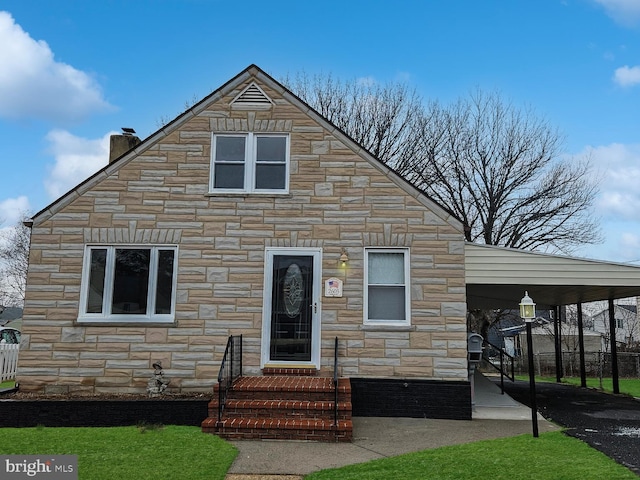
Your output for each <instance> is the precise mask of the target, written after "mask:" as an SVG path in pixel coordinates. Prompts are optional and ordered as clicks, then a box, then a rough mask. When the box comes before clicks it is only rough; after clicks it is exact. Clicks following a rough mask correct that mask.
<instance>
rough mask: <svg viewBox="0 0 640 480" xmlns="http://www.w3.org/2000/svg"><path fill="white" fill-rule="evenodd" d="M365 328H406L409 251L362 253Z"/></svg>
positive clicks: (409, 305)
mask: <svg viewBox="0 0 640 480" xmlns="http://www.w3.org/2000/svg"><path fill="white" fill-rule="evenodd" d="M364 275H365V277H364V278H365V302H364V322H365V324H372V325H375V324H380V325H410V323H411V291H410V290H411V289H410V288H409V285H410V283H409V250H408V249H406V248H367V249H365V272H364Z"/></svg>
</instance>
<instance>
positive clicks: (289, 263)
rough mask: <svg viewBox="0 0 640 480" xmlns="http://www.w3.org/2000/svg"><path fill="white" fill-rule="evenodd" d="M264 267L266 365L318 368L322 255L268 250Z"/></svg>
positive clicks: (297, 250) (303, 250)
mask: <svg viewBox="0 0 640 480" xmlns="http://www.w3.org/2000/svg"><path fill="white" fill-rule="evenodd" d="M265 267H266V272H265V292H264V294H265V297H264V307H265V309H264V316H263V321H264V327H263V347H262V348H263V354H262V355H263V362H262V363H263V366H264V365H269V364H270V365H283V364H284V365H286V364H298V365H316V368H319V351H320V348H319V333H320V326H319V321H318V318H319V315H318V310H319V305H318V292H319V286H318V284H319V279H320V276H319V269H320V252H319V251H316V250H308V249H268V250H267V259H266V262H265Z"/></svg>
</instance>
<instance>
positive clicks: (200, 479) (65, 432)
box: [0, 426, 237, 480]
mask: <svg viewBox="0 0 640 480" xmlns="http://www.w3.org/2000/svg"><path fill="white" fill-rule="evenodd" d="M0 453H1V454H3V455H10V454H17V455H40V454H52V455H56V454H57V455H63V454H67V455H78V474H79V475H78V476H79V478H81V479H82V480H102V479H104V480H113V479H120V480H129V479H136V480H147V479H148V480H152V479H153V480H158V479H166V480H176V479H180V480H204V479H206V480H215V479H219V480H222V479H224V477H225V474H226V472H227V470H228V469H229V467H230V466H231V463H232V462H233V460H234V458H235V457H236V454H237V451H236V449H235V447H234V446H233V445H231V444H230V443H227V442H225V441H223V440H221V439H220V438H218V437H216V436H214V435H209V434H205V433H202V432H201V431H200V428H198V427H183V426H165V427H153V426H140V427H115V428H45V427H40V428H0Z"/></svg>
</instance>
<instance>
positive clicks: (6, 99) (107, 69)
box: [0, 0, 640, 262]
mask: <svg viewBox="0 0 640 480" xmlns="http://www.w3.org/2000/svg"><path fill="white" fill-rule="evenodd" d="M252 63H255V64H257V65H258V66H260V67H261V68H262V69H264V70H265V71H267V72H268V73H270V74H271V75H273V76H274V77H275V78H282V77H284V76H285V75H287V74H295V73H297V72H302V71H304V72H306V73H309V74H314V73H331V74H332V75H334V76H337V77H340V78H342V79H345V80H352V79H367V80H369V81H376V82H381V83H384V82H387V81H395V80H399V81H403V82H406V83H408V84H409V85H410V86H412V87H415V88H416V90H417V91H418V93H419V94H420V95H421V96H422V97H423V98H424V99H431V100H439V101H440V102H443V103H449V102H452V101H454V100H456V99H457V98H459V97H462V96H467V95H468V94H469V93H470V92H471V91H472V90H474V89H476V88H478V87H479V88H481V89H483V90H487V91H494V90H497V91H499V92H501V94H502V95H503V97H504V98H505V99H507V100H509V101H512V102H513V103H514V104H515V105H517V106H520V107H522V108H525V107H529V106H530V107H533V108H534V109H535V112H536V114H537V115H538V116H540V117H543V118H546V119H547V120H548V121H549V122H550V123H551V124H552V125H553V126H555V127H557V128H558V129H559V130H560V131H561V132H563V134H564V135H565V138H566V141H565V153H566V154H567V155H571V156H574V157H583V156H585V155H589V156H590V158H591V161H592V163H593V166H594V178H598V179H599V180H600V182H601V185H600V194H599V196H598V199H597V202H596V205H595V208H594V215H596V216H597V217H598V218H600V219H601V224H602V228H603V233H604V235H605V237H606V241H605V243H603V244H602V245H598V246H590V247H585V248H583V249H581V250H579V251H577V252H576V254H577V255H579V256H585V257H590V258H599V259H606V260H613V261H620V262H627V261H638V260H639V259H640V188H638V186H639V185H640V0H538V1H535V2H533V1H529V0H509V1H506V0H483V1H478V0H450V1H446V2H445V1H436V0H430V1H427V0H424V1H417V0H416V1H406V0H396V1H393V2H392V1H390V0H389V1H376V0H367V1H364V0H350V1H347V0H339V1H334V0H325V1H323V2H308V1H301V0H295V1H294V0H291V1H278V0H273V1H271V2H258V1H253V0H246V1H244V2H229V1H216V0H208V1H205V0H183V1H170V0H165V1H160V0H157V1H145V0H136V1H135V2H133V1H118V0H110V1H107V0H102V1H91V2H88V1H86V0H78V1H71V0H57V1H55V2H51V1H48V0H3V1H2V3H0V166H1V172H2V177H1V178H2V179H3V182H2V189H1V190H0V219H2V220H4V223H3V224H2V226H4V227H7V226H8V225H11V224H13V223H14V222H15V221H16V219H17V216H18V215H19V213H20V211H21V210H30V211H31V212H36V211H38V210H40V209H41V208H43V207H45V206H46V205H48V204H49V203H50V202H51V201H53V200H54V199H55V198H57V197H58V196H59V195H61V194H63V193H64V192H66V191H67V190H69V189H70V188H72V187H73V186H74V185H75V184H77V183H79V182H80V181H82V180H83V179H84V178H86V177H88V176H89V175H91V174H92V173H94V172H95V171H96V170H98V169H99V168H101V167H102V166H104V165H105V164H106V162H107V156H108V138H109V135H110V134H111V133H114V132H118V131H119V130H120V127H133V128H135V129H136V131H137V132H138V135H139V136H140V137H141V138H145V137H146V136H148V135H149V134H151V133H152V132H154V131H155V130H156V129H158V128H159V126H160V125H161V123H162V121H163V120H169V119H172V118H173V117H175V116H176V115H178V114H179V113H181V112H182V111H183V110H184V109H185V105H186V103H193V101H194V100H199V99H200V98H202V97H204V96H205V95H207V94H209V93H210V92H211V91H212V90H214V89H216V88H218V87H219V86H220V85H222V84H223V83H224V82H226V81H227V80H229V79H230V78H231V77H233V76H235V75H236V74H237V73H239V72H240V71H241V70H243V69H244V68H245V67H247V66H248V65H250V64H252Z"/></svg>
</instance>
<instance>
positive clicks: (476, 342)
mask: <svg viewBox="0 0 640 480" xmlns="http://www.w3.org/2000/svg"><path fill="white" fill-rule="evenodd" d="M483 343H484V338H482V335H478V334H477V333H470V334H469V335H468V336H467V359H468V360H469V383H471V408H475V405H476V392H475V390H476V388H475V374H476V367H477V366H478V365H479V364H480V360H482V344H483Z"/></svg>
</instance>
